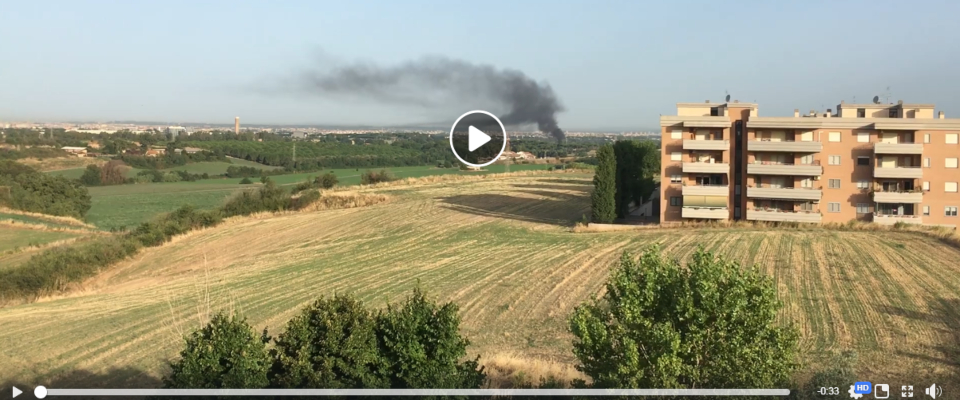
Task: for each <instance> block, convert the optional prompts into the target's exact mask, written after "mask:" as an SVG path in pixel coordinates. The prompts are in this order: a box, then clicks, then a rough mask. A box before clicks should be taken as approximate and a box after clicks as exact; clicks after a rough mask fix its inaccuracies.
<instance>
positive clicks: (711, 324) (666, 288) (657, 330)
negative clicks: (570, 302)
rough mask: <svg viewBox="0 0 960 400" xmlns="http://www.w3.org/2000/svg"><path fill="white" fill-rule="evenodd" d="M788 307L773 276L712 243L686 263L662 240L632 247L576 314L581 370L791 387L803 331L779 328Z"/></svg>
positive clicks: (632, 377) (621, 378) (613, 376)
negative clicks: (669, 253)
mask: <svg viewBox="0 0 960 400" xmlns="http://www.w3.org/2000/svg"><path fill="white" fill-rule="evenodd" d="M780 308H781V304H780V303H779V302H778V300H777V296H776V291H775V288H774V284H773V282H772V281H771V280H770V278H768V277H766V276H764V275H763V274H762V273H761V272H759V271H758V270H756V269H743V268H741V267H740V265H739V264H738V263H736V262H731V261H727V260H725V259H723V258H722V257H715V256H714V255H713V254H711V253H709V252H706V251H704V250H703V248H700V249H698V250H697V252H696V253H695V254H694V255H693V259H692V261H691V262H689V263H687V265H686V266H683V265H681V264H680V262H679V261H676V260H668V259H666V258H664V257H663V256H662V255H661V254H660V249H659V248H658V247H657V246H654V247H652V248H650V249H648V250H647V251H645V252H644V253H643V255H642V256H641V257H640V259H639V261H634V260H633V258H631V257H630V256H629V255H628V254H626V253H624V254H623V256H622V257H621V259H620V264H619V266H618V267H617V268H616V269H615V270H614V271H613V273H612V275H611V277H610V279H609V281H608V283H607V285H606V291H605V293H604V295H603V297H602V298H601V299H594V300H593V301H591V302H587V303H584V304H582V305H580V306H579V307H577V308H576V310H575V311H574V313H573V315H572V316H571V318H570V329H571V331H572V333H573V335H574V336H575V337H576V339H575V340H574V354H575V355H576V357H577V359H578V360H579V363H578V365H577V369H578V370H580V371H582V372H583V373H585V374H586V375H588V376H590V377H591V378H592V379H593V385H594V386H595V387H600V388H637V387H641V388H642V387H659V388H703V387H708V388H771V387H782V386H780V385H784V384H789V380H790V378H791V374H792V373H793V372H794V371H795V369H796V368H797V366H798V365H797V363H796V361H795V360H796V355H797V342H798V337H799V334H798V333H797V331H796V330H795V329H794V328H792V327H782V326H778V325H777V324H776V318H777V312H778V311H779V310H780ZM580 384H581V385H582V382H580Z"/></svg>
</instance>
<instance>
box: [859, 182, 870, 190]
mask: <svg viewBox="0 0 960 400" xmlns="http://www.w3.org/2000/svg"><path fill="white" fill-rule="evenodd" d="M857 189H870V181H857Z"/></svg>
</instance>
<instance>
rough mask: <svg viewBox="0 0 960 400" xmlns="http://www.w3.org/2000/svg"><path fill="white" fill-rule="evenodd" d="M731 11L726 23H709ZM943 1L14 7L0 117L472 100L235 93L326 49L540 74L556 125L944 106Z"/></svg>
mask: <svg viewBox="0 0 960 400" xmlns="http://www.w3.org/2000/svg"><path fill="white" fill-rule="evenodd" d="M885 4H886V5H885ZM731 10H736V16H737V18H736V20H737V22H731V19H730V18H725V17H722V16H726V15H729V13H730V12H732V11H731ZM507 11H508V12H507ZM958 13H960V3H956V2H950V1H924V2H915V3H910V4H908V5H907V4H903V3H889V4H887V3H877V2H874V1H866V0H854V1H849V2H830V1H821V0H814V1H809V2H802V3H779V2H777V3H768V2H750V1H745V2H734V3H722V2H721V3H717V2H707V1H677V2H668V3H647V2H615V1H604V2H582V1H568V2H562V3H559V4H558V3H556V2H549V1H541V0H530V1H524V2H507V1H501V0H493V1H490V2H485V3H484V4H483V7H477V5H476V4H467V3H462V4H457V3H449V2H439V1H416V0H411V1H407V2H402V3H393V2H383V1H356V2H347V3H343V2H319V1H288V2H283V3H266V2H262V3H261V2H231V1H206V2H200V3H195V2H187V1H180V0H173V1H168V2H133V3H117V2H109V1H93V0H90V1H78V2H60V3H57V6H56V7H50V6H49V5H48V4H41V3H33V2H14V3H10V4H6V5H5V12H4V13H2V14H0V48H2V49H3V51H2V52H0V85H2V87H3V89H2V90H0V121H90V122H94V121H119V120H139V121H169V122H170V123H187V121H195V122H196V123H223V124H226V125H227V126H229V125H231V124H232V122H233V118H234V117H235V116H238V115H239V116H240V117H241V125H245V124H247V125H249V124H254V125H256V124H260V125H293V126H296V125H330V126H359V125H362V126H415V125H423V126H445V125H447V124H449V123H452V121H453V120H454V119H455V118H456V117H457V116H458V115H460V114H462V113H463V112H465V111H468V110H471V109H476V108H481V109H487V108H488V107H489V105H488V104H478V101H475V100H476V99H470V98H465V99H462V100H461V99H455V101H451V102H448V103H445V104H443V105H442V106H438V107H418V106H409V107H407V106H397V105H395V104H393V105H387V104H381V103H376V102H369V101H364V100H363V99H349V100H345V99H324V98H318V97H307V96H303V95H294V94H290V93H286V94H277V93H273V94H270V93H263V92H258V91H256V90H252V88H254V87H257V86H258V85H262V84H263V83H264V82H271V81H273V80H279V79H283V78H285V77H290V76H292V75H294V74H297V73H298V71H302V70H303V69H304V68H312V67H317V66H318V64H321V65H322V66H331V65H334V64H335V62H336V61H337V60H339V61H342V62H354V61H362V62H367V63H371V64H376V65H384V66H393V65H401V64H403V63H404V62H407V61H409V60H415V59H419V58H421V57H423V56H430V55H439V56H445V57H449V58H451V59H455V60H464V61H466V62H469V63H473V64H490V65H493V66H494V67H496V68H498V69H516V70H519V71H522V72H523V73H525V74H526V75H527V76H529V77H531V78H533V79H535V80H537V81H538V82H546V83H549V84H550V86H551V87H552V89H553V91H554V92H555V93H556V95H557V97H558V98H559V99H560V101H561V103H562V104H563V106H564V108H565V111H563V112H560V113H559V114H558V115H557V119H558V122H559V124H560V126H561V127H562V128H564V129H566V130H594V131H640V130H647V129H656V128H655V127H656V126H657V125H656V124H657V123H658V122H657V121H658V117H659V115H661V114H669V113H670V112H672V110H673V109H674V108H675V104H676V103H678V102H698V101H703V100H706V99H710V100H712V101H716V102H721V101H723V98H724V95H725V94H727V93H729V94H730V95H731V97H732V98H733V99H737V100H740V101H742V102H758V103H760V104H763V105H764V107H763V108H761V109H760V110H759V112H760V115H765V116H773V115H782V116H787V115H792V111H793V109H800V110H802V111H803V112H807V111H809V110H810V109H815V110H817V111H823V110H825V109H827V108H835V107H836V104H838V103H840V101H841V100H845V101H847V102H848V103H850V102H853V101H857V102H869V100H870V99H871V98H872V97H873V96H875V95H879V96H881V97H886V95H887V93H885V92H886V91H887V89H886V88H887V87H889V88H890V90H889V96H890V101H892V102H896V101H897V100H901V99H902V100H904V101H906V102H931V103H936V104H937V105H938V107H939V108H938V110H944V111H946V113H947V115H948V116H953V115H960V98H957V97H956V96H955V93H956V92H957V91H958V89H960V83H958V82H960V70H958V69H957V68H955V65H957V64H958V62H960V53H957V52H954V51H950V50H951V48H952V47H951V44H952V43H953V42H954V41H955V40H956V39H958V36H960V34H958V31H957V29H956V28H955V24H954V22H953V21H952V20H953V18H954V16H955V15H957V14H958ZM491 24H492V25H491ZM490 26H496V27H498V28H497V29H489V27H490ZM173 28H175V29H173ZM881 33H882V34H881ZM320 52H322V53H323V54H325V56H323V57H320V56H319V55H318V54H319V53H320ZM330 60H334V61H330ZM328 63H329V64H330V65H328ZM489 111H492V112H495V113H496V112H501V111H502V110H495V109H493V110H489ZM178 121H183V122H178Z"/></svg>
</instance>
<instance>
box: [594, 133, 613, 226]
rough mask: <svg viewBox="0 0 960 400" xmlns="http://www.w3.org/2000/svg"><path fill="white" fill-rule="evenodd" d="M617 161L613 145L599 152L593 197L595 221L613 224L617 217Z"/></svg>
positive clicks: (606, 146) (604, 147)
mask: <svg viewBox="0 0 960 400" xmlns="http://www.w3.org/2000/svg"><path fill="white" fill-rule="evenodd" d="M616 195H617V159H616V155H615V154H614V152H613V146H612V145H609V144H608V145H604V146H602V147H600V148H599V149H598V150H597V171H596V174H594V176H593V195H592V196H591V201H592V211H593V221H594V222H600V223H606V224H608V223H611V222H613V220H614V219H616V217H617V210H616V205H617V204H616Z"/></svg>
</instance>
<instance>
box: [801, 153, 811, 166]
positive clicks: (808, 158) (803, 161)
mask: <svg viewBox="0 0 960 400" xmlns="http://www.w3.org/2000/svg"><path fill="white" fill-rule="evenodd" d="M800 164H803V165H810V164H813V154H807V155H805V156H803V157H800Z"/></svg>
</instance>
